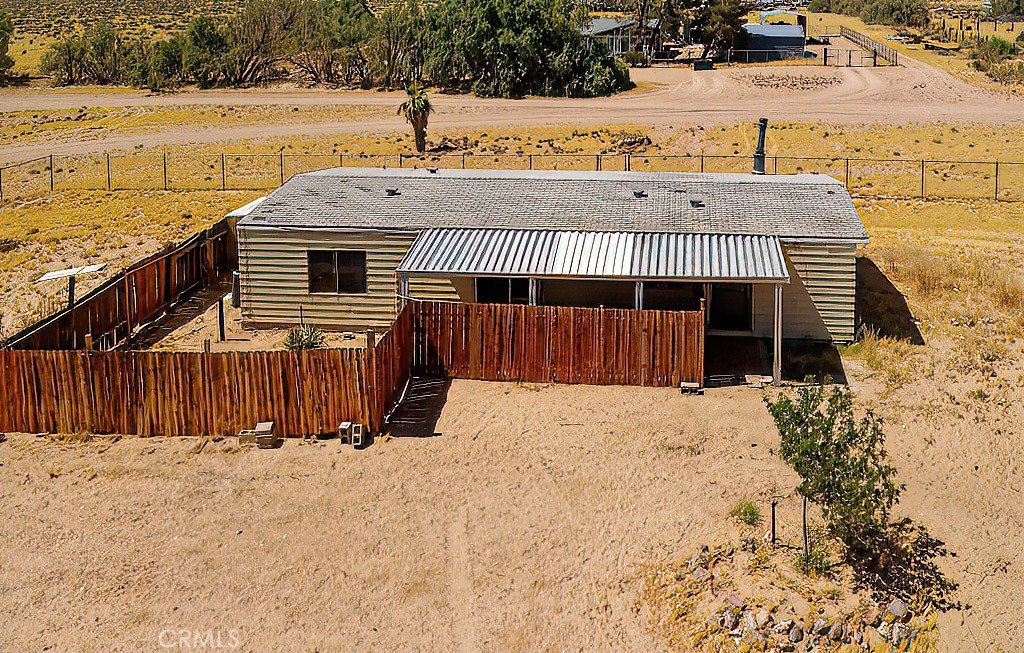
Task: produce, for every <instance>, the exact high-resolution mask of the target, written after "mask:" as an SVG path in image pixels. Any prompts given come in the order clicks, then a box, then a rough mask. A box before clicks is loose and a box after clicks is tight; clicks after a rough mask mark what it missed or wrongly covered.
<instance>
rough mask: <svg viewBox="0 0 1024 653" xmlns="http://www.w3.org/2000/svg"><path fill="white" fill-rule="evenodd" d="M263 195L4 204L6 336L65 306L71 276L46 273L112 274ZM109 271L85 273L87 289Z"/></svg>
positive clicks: (123, 196) (0, 252)
mask: <svg viewBox="0 0 1024 653" xmlns="http://www.w3.org/2000/svg"><path fill="white" fill-rule="evenodd" d="M256 196H258V193H254V192H226V193H220V192H217V193H214V192H191V193H175V192H167V193H165V192H162V191H142V192H132V191H123V192H117V193H105V192H85V191H82V192H73V191H68V192H61V193H57V194H55V195H52V196H40V197H35V198H33V199H30V200H26V201H7V202H3V203H0V335H5V334H6V335H9V334H10V333H11V332H13V331H15V330H17V329H19V328H21V327H22V326H25V325H26V324H28V323H30V322H32V321H34V320H35V319H39V318H41V317H43V316H44V315H46V314H49V313H50V312H53V310H54V309H55V308H57V307H59V306H60V302H61V301H62V298H63V296H64V289H65V285H64V283H62V282H60V281H48V282H44V283H40V284H37V283H34V280H35V279H37V278H38V277H39V276H40V275H41V274H42V273H44V272H47V271H49V270H56V269H61V268H64V267H71V266H75V265H82V264H84V263H86V262H89V263H106V264H107V270H106V271H105V272H106V274H111V273H113V272H116V271H117V270H119V269H121V268H123V267H126V266H127V265H129V264H130V263H132V262H134V261H136V260H138V259H140V258H143V257H145V256H147V255H149V254H151V253H153V252H155V251H158V250H160V249H161V248H163V247H164V246H166V245H167V244H169V243H175V242H178V241H180V240H183V239H184V238H185V237H187V236H188V235H190V234H192V233H193V232H195V231H197V230H198V229H201V228H203V227H204V226H208V225H210V224H212V223H213V222H216V221H217V220H219V219H221V218H222V217H224V215H225V214H226V213H228V212H229V211H230V210H232V209H234V208H237V207H238V206H241V205H242V204H244V203H246V202H248V201H251V200H252V199H253V198H255V197H256ZM106 274H99V275H95V276H90V277H83V278H82V279H81V280H79V292H80V293H81V292H86V291H88V289H89V288H91V287H93V286H95V285H97V284H99V283H100V282H101V281H102V280H103V278H104V276H106Z"/></svg>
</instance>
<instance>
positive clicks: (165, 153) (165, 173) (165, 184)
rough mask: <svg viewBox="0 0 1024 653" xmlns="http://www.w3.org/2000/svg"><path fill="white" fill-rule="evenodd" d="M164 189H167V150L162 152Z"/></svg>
mask: <svg viewBox="0 0 1024 653" xmlns="http://www.w3.org/2000/svg"><path fill="white" fill-rule="evenodd" d="M164 190H167V152H164Z"/></svg>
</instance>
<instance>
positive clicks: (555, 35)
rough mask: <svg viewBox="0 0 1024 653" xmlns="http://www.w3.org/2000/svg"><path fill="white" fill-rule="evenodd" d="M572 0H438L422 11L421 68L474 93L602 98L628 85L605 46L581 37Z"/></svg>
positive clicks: (580, 15) (580, 10) (579, 15)
mask: <svg viewBox="0 0 1024 653" xmlns="http://www.w3.org/2000/svg"><path fill="white" fill-rule="evenodd" d="M586 19H587V12H586V11H585V9H584V7H583V6H582V5H581V4H579V3H577V2H574V1H573V0H441V1H440V2H439V3H438V4H437V5H436V6H435V7H434V8H433V9H432V10H431V12H430V14H429V30H428V35H429V36H428V45H427V57H426V72H427V75H428V76H429V77H431V78H432V79H434V80H436V81H437V82H438V83H441V84H444V85H446V86H453V87H466V88H469V89H471V90H473V91H474V92H475V93H477V94H478V95H483V96H490V97H522V96H524V95H570V96H579V97H585V96H591V95H606V94H608V93H614V92H615V91H618V90H621V89H623V88H627V87H628V86H629V74H628V70H626V69H625V67H624V66H622V64H620V63H619V62H617V61H615V60H614V59H613V58H612V57H611V55H610V54H609V53H608V50H607V48H606V47H605V46H604V45H602V44H600V43H597V42H595V41H592V40H590V39H588V38H586V37H584V36H583V35H582V32H581V27H582V25H583V23H584V21H585V20H586Z"/></svg>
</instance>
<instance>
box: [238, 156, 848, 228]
mask: <svg viewBox="0 0 1024 653" xmlns="http://www.w3.org/2000/svg"><path fill="white" fill-rule="evenodd" d="M435 170H436V172H431V171H430V170H428V169H424V168H420V169H379V168H333V169H330V170H321V171H318V172H310V173H305V174H300V175H296V176H294V177H292V178H291V179H290V180H288V181H287V182H286V183H285V184H284V185H283V186H281V187H280V188H278V189H277V190H276V191H274V192H273V193H272V194H271V195H270V196H269V197H268V198H267V199H266V200H265V201H264V202H262V203H261V204H259V205H258V206H256V207H255V208H254V209H253V210H252V212H251V213H250V214H249V215H248V216H247V217H245V218H243V219H242V221H241V222H240V223H239V226H241V227H258V226H273V227H302V228H325V229H384V230H402V231H415V230H420V229H425V228H429V227H470V228H502V229H555V230H583V231H618V232H662V233H722V234H751V235H755V234H756V235H770V236H778V237H779V238H781V239H783V240H847V241H849V240H858V241H866V239H867V232H866V231H865V230H864V225H863V224H862V223H861V221H860V217H859V216H858V215H857V210H856V208H855V207H854V205H853V201H852V200H851V198H850V194H849V193H848V192H847V190H846V188H845V187H844V186H843V184H842V183H840V182H839V181H837V180H835V179H833V178H831V177H828V176H826V175H808V174H803V175H747V174H731V173H727V174H715V173H707V174H702V173H644V172H570V171H539V170H533V171H524V170H447V169H440V170H437V169H435Z"/></svg>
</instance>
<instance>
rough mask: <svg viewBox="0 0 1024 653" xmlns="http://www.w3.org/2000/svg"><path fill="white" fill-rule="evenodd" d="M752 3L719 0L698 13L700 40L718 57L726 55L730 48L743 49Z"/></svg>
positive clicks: (739, 0) (745, 42)
mask: <svg viewBox="0 0 1024 653" xmlns="http://www.w3.org/2000/svg"><path fill="white" fill-rule="evenodd" d="M749 11H750V5H749V4H747V3H746V2H744V1H743V0H717V1H716V2H714V4H712V5H710V6H709V7H704V8H703V9H702V10H701V11H700V12H699V13H698V19H697V24H696V26H695V31H696V32H697V33H698V34H699V37H700V41H701V42H702V43H703V44H704V45H706V46H707V47H708V49H709V50H710V51H711V52H712V53H714V56H715V57H717V58H722V57H724V56H725V55H726V54H727V53H728V52H729V50H742V49H743V48H745V47H746V46H747V40H748V39H747V32H746V30H744V29H743V24H744V23H746V22H747V13H749Z"/></svg>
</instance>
